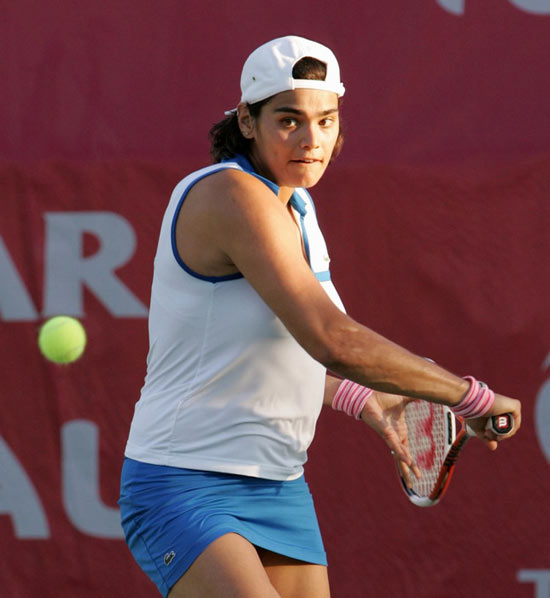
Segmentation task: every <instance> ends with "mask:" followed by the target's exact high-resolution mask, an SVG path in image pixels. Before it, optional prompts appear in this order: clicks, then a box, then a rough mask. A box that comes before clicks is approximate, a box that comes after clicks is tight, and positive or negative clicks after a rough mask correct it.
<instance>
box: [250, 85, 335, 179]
mask: <svg viewBox="0 0 550 598" xmlns="http://www.w3.org/2000/svg"><path fill="white" fill-rule="evenodd" d="M246 112H247V109H246V108H245V110H244V112H242V113H240V115H239V121H240V124H241V131H242V132H243V134H244V135H245V136H246V137H248V138H249V139H251V140H252V145H251V155H250V158H251V162H252V163H253V165H254V166H255V168H256V169H257V170H258V173H259V174H262V175H263V176H265V177H266V178H268V179H270V180H272V181H273V182H274V183H276V184H277V185H279V186H280V187H291V188H294V187H306V188H307V187H312V186H313V185H315V184H316V183H317V182H318V181H319V179H320V178H321V176H322V175H323V173H324V172H325V169H326V167H327V166H328V164H329V162H330V158H331V156H332V151H333V149H334V145H335V144H336V140H337V139H338V131H339V128H340V125H339V115H338V96H337V94H335V93H333V92H329V91H319V90H316V89H296V90H293V91H284V92H282V93H279V94H277V95H275V96H273V98H272V99H271V100H270V101H269V102H267V104H265V105H264V106H263V107H262V109H261V112H260V115H259V116H258V117H257V118H255V119H254V118H252V117H251V116H250V115H248V118H243V116H246ZM247 127H248V128H247Z"/></svg>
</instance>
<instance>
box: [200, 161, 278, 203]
mask: <svg viewBox="0 0 550 598" xmlns="http://www.w3.org/2000/svg"><path fill="white" fill-rule="evenodd" d="M214 166H218V167H219V168H217V169H216V168H215V167H214V168H211V169H209V171H207V172H205V173H204V175H203V176H199V177H198V180H197V181H196V182H195V183H194V184H193V188H192V189H191V191H190V193H192V194H193V195H195V196H201V197H203V198H204V197H208V198H211V199H213V200H214V201H216V202H221V201H223V200H224V199H228V200H231V201H232V202H238V203H241V202H244V203H247V202H248V201H249V200H251V199H255V198H258V197H262V196H263V197H269V198H272V199H276V195H275V194H274V193H273V191H272V190H270V189H269V187H267V186H266V185H265V183H263V182H262V181H261V180H259V179H258V178H257V177H256V176H254V174H252V173H249V172H247V171H246V170H243V169H242V168H241V167H240V166H239V165H238V164H236V163H233V162H224V163H222V164H219V165H214ZM270 203H271V202H270Z"/></svg>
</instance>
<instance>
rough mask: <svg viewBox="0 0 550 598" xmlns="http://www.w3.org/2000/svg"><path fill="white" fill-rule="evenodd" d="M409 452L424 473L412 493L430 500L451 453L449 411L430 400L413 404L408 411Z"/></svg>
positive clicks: (408, 407)
mask: <svg viewBox="0 0 550 598" xmlns="http://www.w3.org/2000/svg"><path fill="white" fill-rule="evenodd" d="M405 421H406V424H407V436H408V443H409V450H410V452H411V455H412V457H413V459H414V461H415V462H416V464H417V465H418V468H419V469H420V471H421V473H422V477H421V479H420V480H417V479H416V478H413V480H414V482H413V486H412V491H413V492H414V493H415V494H417V495H418V496H422V497H428V496H430V494H431V493H432V491H433V490H434V488H435V486H436V483H437V480H438V478H439V474H440V471H441V467H442V465H443V462H444V461H445V457H446V455H447V452H448V448H449V444H448V429H447V419H446V413H445V408H444V407H443V406H442V405H437V404H434V403H428V402H426V401H413V402H412V403H410V404H409V405H407V408H406V409H405Z"/></svg>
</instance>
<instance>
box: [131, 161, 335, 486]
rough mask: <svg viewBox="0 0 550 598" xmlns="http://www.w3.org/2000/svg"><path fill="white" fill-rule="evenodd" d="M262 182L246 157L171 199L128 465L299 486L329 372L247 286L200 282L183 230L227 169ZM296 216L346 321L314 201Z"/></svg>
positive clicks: (224, 279)
mask: <svg viewBox="0 0 550 598" xmlns="http://www.w3.org/2000/svg"><path fill="white" fill-rule="evenodd" d="M227 168H233V169H238V170H242V171H245V172H248V173H250V174H251V175H252V176H255V177H257V178H258V179H260V180H261V181H263V182H264V183H265V184H266V185H267V186H268V187H269V188H270V189H271V190H272V191H273V192H274V193H277V192H278V187H277V186H276V185H275V184H274V183H273V182H271V181H269V180H267V179H265V178H263V177H261V176H260V175H258V174H256V173H255V172H254V170H253V168H252V166H251V164H250V162H249V161H248V160H247V159H246V158H245V157H244V156H237V157H236V158H233V159H232V160H230V161H226V162H222V163H220V164H215V165H212V166H208V167H206V168H203V169H201V170H198V171H196V172H194V173H192V174H190V175H189V176H187V177H186V178H184V179H183V180H182V181H180V183H179V184H178V185H177V186H176V188H175V189H174V191H173V193H172V196H171V199H170V202H169V204H168V207H167V209H166V212H165V214H164V218H163V221H162V225H161V230H160V237H159V242H158V247H157V253H156V256H155V261H154V274H153V284H152V291H151V303H150V310H149V353H148V356H147V374H146V377H145V383H144V385H143V388H142V390H141V396H140V399H139V401H138V402H137V403H136V406H135V410H134V416H133V420H132V424H131V427H130V434H129V438H128V442H127V445H126V450H125V455H126V456H127V457H130V458H132V459H135V460H138V461H144V462H146V463H153V464H158V465H170V466H176V467H183V468H188V469H198V470H205V471H218V472H226V473H235V474H241V475H247V476H254V477H262V478H268V479H275V480H291V479H295V478H297V477H299V476H300V475H301V474H302V473H303V464H304V463H305V461H306V459H307V449H308V447H309V445H310V443H311V441H312V439H313V435H314V432H315V425H316V421H317V418H318V416H319V414H320V411H321V408H322V404H323V392H324V386H325V374H326V370H325V368H324V366H322V365H321V364H320V363H318V362H317V361H315V360H314V359H313V358H312V357H311V356H310V355H309V354H308V353H307V352H306V351H305V350H304V349H303V348H302V347H301V346H300V345H299V344H298V342H297V341H296V340H295V339H294V338H293V337H292V335H291V334H290V333H289V332H288V330H287V329H286V328H285V326H284V325H283V323H282V322H281V320H280V319H279V318H278V317H277V316H276V315H275V314H274V313H273V312H272V311H271V309H270V308H269V307H268V306H267V305H266V303H265V302H264V301H263V300H262V299H261V298H260V296H259V295H258V293H257V292H256V291H255V289H254V288H253V287H252V286H251V285H250V284H249V283H248V281H247V280H246V279H245V278H244V277H243V276H242V275H241V274H231V275H228V276H221V277H209V276H202V275H200V274H198V273H196V272H194V271H193V270H192V269H191V268H189V267H188V266H187V264H185V262H184V261H183V259H182V258H181V256H180V255H179V253H178V251H177V247H176V240H175V224H176V220H177V218H178V214H179V211H180V209H181V206H182V204H183V202H184V201H185V197H186V195H187V194H188V192H189V190H190V189H191V188H192V187H193V185H195V184H196V183H197V182H199V181H200V180H201V179H202V178H204V177H207V176H210V175H212V174H213V173H215V172H218V171H220V170H221V169H227ZM291 206H292V209H293V211H294V216H295V218H296V221H297V222H298V223H299V225H300V229H301V234H302V239H303V242H304V247H305V251H306V255H307V258H308V261H309V265H310V267H311V269H312V271H313V273H314V274H315V276H316V277H317V278H318V280H319V281H320V284H321V285H322V286H323V288H324V289H325V291H326V292H327V294H328V295H329V296H330V298H331V299H332V301H333V302H334V303H335V304H336V305H337V306H338V307H339V308H340V309H342V311H343V310H344V308H343V305H342V303H341V301H340V298H339V297H338V294H337V292H336V289H335V288H334V286H333V284H332V282H331V280H330V271H329V267H328V266H329V261H330V260H329V257H328V253H327V248H326V244H325V241H324V239H323V235H322V234H321V231H320V229H319V225H318V223H317V218H316V214H315V208H314V205H313V201H312V199H311V196H310V195H309V193H308V192H307V191H306V190H305V189H296V190H295V192H294V194H293V196H292V198H291Z"/></svg>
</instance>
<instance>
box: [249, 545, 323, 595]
mask: <svg viewBox="0 0 550 598" xmlns="http://www.w3.org/2000/svg"><path fill="white" fill-rule="evenodd" d="M258 553H259V556H260V560H261V561H262V563H263V566H264V568H265V571H266V573H267V575H268V577H269V579H270V581H271V583H272V584H273V586H274V587H275V589H276V590H277V592H278V593H279V594H280V596H281V597H282V598H330V589H329V581H328V573H327V568H326V567H325V566H324V565H314V564H311V563H304V562H303V561H297V560H295V559H291V558H289V557H286V556H283V555H281V554H276V553H274V552H270V551H268V550H263V549H261V548H259V549H258Z"/></svg>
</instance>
